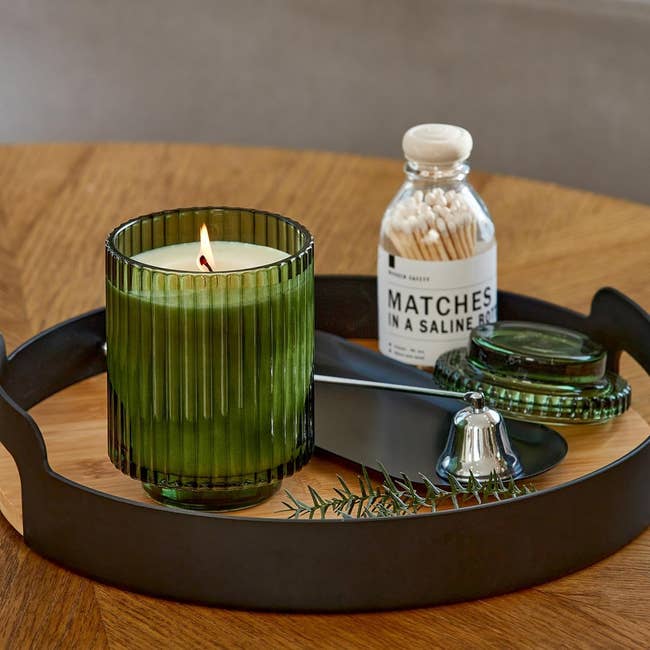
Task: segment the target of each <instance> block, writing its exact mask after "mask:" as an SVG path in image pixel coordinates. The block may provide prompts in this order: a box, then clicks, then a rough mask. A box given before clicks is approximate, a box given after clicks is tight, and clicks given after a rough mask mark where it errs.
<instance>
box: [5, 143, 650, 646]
mask: <svg viewBox="0 0 650 650" xmlns="http://www.w3.org/2000/svg"><path fill="white" fill-rule="evenodd" d="M401 180H402V174H401V163H400V162H398V161H394V160H383V159H377V158H363V157H359V156H345V155H334V154H327V153H315V152H294V151H283V150H274V149H251V148H239V147H237V148H234V147H216V146H201V145H164V144H100V145H26V146H25V145H17V146H2V147H0V223H1V225H2V231H1V233H2V237H1V238H0V329H1V330H2V332H3V334H4V335H5V337H6V340H7V344H8V348H9V349H12V348H13V347H15V346H16V345H17V344H18V343H20V342H21V341H23V340H24V339H25V338H27V337H29V336H31V335H32V334H35V333H36V332H38V331H39V330H41V329H43V328H44V327H47V326H49V325H52V324H54V323H56V322H58V321H60V320H62V319H64V318H67V317H69V316H72V315H74V314H77V313H80V312H83V311H86V310H88V309H91V308H93V307H97V306H100V305H102V304H103V302H104V296H103V292H104V285H103V277H104V257H103V241H104V237H105V235H106V233H107V232H108V231H109V230H110V229H111V228H112V227H113V226H114V225H116V224H118V223H120V222H121V221H124V220H125V219H126V218H129V217H132V216H135V215H138V214H143V213H146V212H152V211H155V210H160V209H163V208H169V207H179V206H191V205H242V206H252V207H260V208H264V209H268V210H274V211H278V212H281V213H283V214H286V215H288V216H290V217H294V218H296V219H298V220H299V221H301V222H303V223H305V224H306V225H307V226H308V227H309V228H310V229H311V230H312V232H313V233H314V235H315V237H316V241H317V264H316V269H317V272H318V273H365V274H372V273H374V272H375V250H376V248H375V247H376V242H377V232H378V227H379V221H380V218H381V214H382V212H383V209H384V208H385V206H386V204H387V203H388V201H389V200H390V198H391V197H392V195H393V193H394V192H395V190H396V189H397V187H398V186H399V184H400V183H401ZM472 180H473V183H474V185H475V186H476V188H477V189H478V191H479V192H480V193H481V195H482V196H483V197H484V198H485V200H486V202H487V204H488V205H489V207H490V209H491V212H492V215H493V217H494V220H495V223H496V228H497V234H498V239H499V286H500V288H502V289H508V290H512V291H518V292H522V293H527V294H529V295H532V296H536V297H540V298H544V299H547V300H550V301H553V302H557V303H560V304H562V305H565V306H567V307H570V308H573V309H576V310H580V311H588V307H589V302H590V299H591V297H592V295H593V293H594V292H595V290H596V289H597V288H599V287H601V286H603V285H609V286H614V287H616V288H618V289H621V290H622V291H624V292H625V293H627V294H628V295H629V296H631V297H632V298H633V299H635V300H636V301H637V302H639V303H640V304H641V305H643V306H645V307H646V308H647V307H648V306H649V305H650V284H649V283H648V277H649V272H650V252H649V251H650V207H649V206H643V205H638V204H633V203H629V202H625V201H621V200H616V199H612V198H607V197H603V196H598V195H594V194H590V193H588V192H583V191H576V190H571V189H567V188H563V187H558V186H556V185H551V184H548V183H539V182H534V181H529V180H524V179H519V178H510V177H504V176H496V175H490V174H484V173H478V172H476V173H473V175H472ZM623 374H624V375H625V376H626V377H628V378H629V379H630V380H631V382H632V385H633V388H634V391H635V394H634V405H635V408H636V410H637V411H638V412H639V413H640V414H641V415H642V416H643V417H644V418H645V419H646V420H647V421H650V380H649V379H648V377H647V376H646V375H645V373H644V372H643V371H642V370H641V369H640V368H639V367H638V366H637V365H636V364H635V363H633V362H632V361H631V360H629V359H625V360H624V363H623ZM649 611H650V533H648V532H647V531H646V532H645V533H644V534H643V535H641V536H640V537H639V538H638V539H636V540H635V541H633V542H632V543H631V544H629V545H628V546H627V547H625V548H624V549H622V550H621V551H620V552H618V553H617V554H615V555H614V556H612V557H610V558H608V559H606V560H604V561H602V562H599V563H598V564H596V565H594V566H592V567H590V568H588V569H585V570H583V571H580V572H578V573H576V574H573V575H570V576H567V577H565V578H562V579H560V580H557V581H555V582H551V583H548V584H545V585H542V586H539V587H535V588H532V589H527V590H525V591H521V592H518V593H513V594H509V595H506V596H500V597H497V598H492V599H488V600H481V601H475V602H470V603H463V604H458V605H451V606H444V607H438V608H431V609H421V610H412V611H404V612H391V613H381V614H356V615H336V616H334V615H329V616H324V615H305V614H300V615H288V614H270V613H249V612H242V611H226V610H218V609H210V608H205V607H198V606H192V605H187V604H180V603H174V602H169V601H162V600H156V599H154V598H148V597H144V596H140V595H136V594H131V593H127V592H124V591H121V590H119V589H116V588H113V587H108V586H105V585H101V584H98V583H95V582H93V581H91V580H88V579H85V578H82V577H80V576H78V575H75V574H73V573H71V572H69V571H67V570H65V569H62V568H59V567H58V566H55V565H53V564H51V563H50V562H48V561H46V560H43V559H41V558H40V557H39V556H37V555H36V554H34V553H33V552H32V551H30V550H29V549H28V548H27V547H26V546H25V544H24V543H23V541H22V538H21V536H20V535H19V534H18V533H17V532H16V531H15V530H14V529H13V528H12V527H11V526H10V525H9V524H8V523H7V522H6V521H5V520H4V519H2V518H0V645H2V646H7V647H26V646H28V645H33V646H36V647H52V646H64V647H68V646H72V647H105V646H111V647H122V646H129V647H154V646H157V647H179V646H190V645H192V644H193V645H197V646H201V647H210V646H214V647H257V646H266V647H276V646H280V645H281V644H283V645H287V644H289V643H293V644H295V645H297V646H300V647H303V646H304V647H364V646H368V645H371V644H372V646H377V647H388V646H392V645H407V644H408V645H411V646H414V647H425V646H426V647H438V646H446V647H465V646H467V645H469V644H470V643H471V644H474V645H478V646H480V647H504V646H515V647H530V646H533V645H534V646H538V647H539V646H557V647H559V646H565V647H622V646H625V647H643V646H645V647H647V646H648V645H650V626H649V623H648V612H649Z"/></svg>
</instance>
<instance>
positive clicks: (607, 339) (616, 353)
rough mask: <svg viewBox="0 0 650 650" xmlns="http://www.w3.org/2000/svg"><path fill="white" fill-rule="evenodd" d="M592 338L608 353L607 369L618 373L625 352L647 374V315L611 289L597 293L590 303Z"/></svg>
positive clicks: (649, 317) (649, 358) (649, 342)
mask: <svg viewBox="0 0 650 650" xmlns="http://www.w3.org/2000/svg"><path fill="white" fill-rule="evenodd" d="M588 320H589V321H590V325H591V330H592V331H591V335H592V336H593V337H594V338H596V339H598V340H599V341H600V342H601V343H602V344H603V345H604V346H605V347H606V348H607V349H608V351H609V354H608V357H607V367H608V368H609V369H610V370H613V371H614V372H618V367H619V363H620V359H621V352H623V350H625V352H628V353H629V354H630V355H631V356H632V357H634V359H635V360H636V361H637V362H638V363H639V364H640V365H641V367H642V368H643V369H644V370H645V371H646V372H647V373H649V374H650V338H649V336H648V332H650V315H649V314H648V312H647V311H645V309H643V307H641V306H640V305H638V304H637V303H635V302H634V301H633V300H630V298H628V297H627V296H626V295H625V294H623V293H621V292H620V291H619V290H618V289H614V288H612V287H603V288H602V289H599V290H598V291H597V292H596V294H595V295H594V297H593V300H592V302H591V313H590V314H589V319H588Z"/></svg>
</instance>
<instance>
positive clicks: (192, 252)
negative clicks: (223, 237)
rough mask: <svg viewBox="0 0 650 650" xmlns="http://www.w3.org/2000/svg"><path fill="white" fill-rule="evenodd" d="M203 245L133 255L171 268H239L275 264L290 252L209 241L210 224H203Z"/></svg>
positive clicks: (191, 269)
mask: <svg viewBox="0 0 650 650" xmlns="http://www.w3.org/2000/svg"><path fill="white" fill-rule="evenodd" d="M200 241H201V243H200V246H199V245H197V243H196V242H186V243H184V244H172V245H170V246H162V247H160V248H153V249H152V250H148V251H144V252H142V253H139V254H138V255H134V256H133V260H134V261H136V262H142V263H143V264H147V265H148V266H155V267H157V268H161V269H169V270H172V271H208V272H209V271H215V272H218V271H238V270H242V269H252V268H256V267H259V266H266V265H268V264H274V263H275V262H279V261H280V260H282V259H284V258H286V257H288V256H287V253H285V252H284V251H281V250H278V249H277V248H271V247H270V246H261V245H259V244H247V243H243V242H235V241H210V237H209V235H208V228H207V226H206V225H205V224H203V226H202V227H201V239H200Z"/></svg>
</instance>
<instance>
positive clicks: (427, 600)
mask: <svg viewBox="0 0 650 650" xmlns="http://www.w3.org/2000/svg"><path fill="white" fill-rule="evenodd" d="M346 281H347V282H348V283H350V282H351V283H352V284H353V285H354V284H355V283H361V284H362V285H368V283H372V282H373V281H374V278H364V277H356V276H346V277H343V278H341V276H334V277H330V278H328V277H324V278H323V276H321V282H322V284H324V285H327V284H328V283H332V282H335V283H339V284H344V285H345V284H346ZM365 288H366V289H367V288H368V287H367V286H365ZM610 291H611V290H610ZM502 293H503V295H502ZM597 295H598V294H597ZM503 296H506V298H507V299H512V298H514V299H516V298H517V297H516V296H514V294H506V293H505V292H500V296H499V297H500V298H502V297H503ZM521 298H523V299H524V300H531V299H527V298H525V297H521ZM532 300H534V299H532ZM626 300H629V299H626ZM537 302H541V301H537ZM549 306H550V305H549ZM551 307H553V306H551ZM560 309H561V308H560ZM639 309H640V308H639ZM564 311H567V312H568V310H564ZM569 313H571V314H572V315H575V316H578V317H581V316H580V315H579V314H576V313H575V312H569ZM102 315H103V309H102V308H100V309H98V310H93V311H91V312H88V313H87V314H85V315H82V316H77V317H74V318H72V319H69V320H67V321H65V322H64V323H62V324H59V325H56V326H54V327H52V328H49V329H48V330H45V331H44V332H41V333H40V334H37V335H36V336H35V337H32V338H31V339H30V340H29V341H27V342H26V343H24V344H22V345H21V346H19V347H18V348H17V349H16V350H15V351H14V352H13V353H12V354H11V355H10V356H9V358H8V359H7V360H6V361H5V363H4V364H2V365H3V366H4V365H6V363H11V362H12V361H15V360H16V359H20V356H21V355H23V354H25V353H26V352H28V351H29V350H30V347H31V346H33V345H35V344H36V343H39V342H42V341H43V339H44V338H45V337H47V336H48V335H53V334H57V333H59V332H60V331H62V329H64V328H65V327H66V326H72V325H74V324H76V323H79V321H83V320H84V319H91V320H92V319H98V318H99V319H100V320H101V317H102ZM581 318H583V319H584V318H585V317H581ZM646 318H647V315H646ZM358 338H363V337H358ZM2 352H4V351H3V350H2ZM1 356H2V357H4V354H2V355H1ZM97 368H99V370H97ZM92 370H93V371H92V372H88V374H87V375H86V377H90V376H92V375H94V374H97V373H98V372H101V371H102V370H101V365H96V366H93V368H92ZM86 377H80V378H79V380H80V379H83V378H86ZM71 383H73V382H71ZM0 395H1V396H2V398H3V403H2V404H1V406H2V407H3V408H2V410H0V419H2V420H4V419H5V416H6V415H7V411H6V407H9V408H10V409H11V410H12V411H13V415H14V416H17V417H18V418H20V420H19V421H18V422H22V425H23V429H25V428H27V427H29V429H31V433H32V434H36V436H37V438H36V440H34V439H32V440H33V442H37V445H36V447H37V448H34V447H33V446H32V448H31V451H28V452H25V450H23V451H22V452H21V451H20V448H18V453H17V455H16V454H14V453H12V449H10V447H11V446H12V445H11V444H9V445H7V444H6V436H4V438H5V439H3V434H4V431H0V441H2V442H4V443H5V447H7V449H8V450H9V452H10V453H12V455H13V456H14V460H15V461H16V464H17V465H18V468H19V471H20V473H21V483H22V484H23V492H24V497H25V481H24V477H23V473H26V474H27V475H29V474H30V472H28V471H27V467H26V465H25V463H29V462H34V461H38V460H39V457H40V461H41V463H42V464H41V467H40V468H38V467H36V469H39V470H40V472H44V474H45V476H42V478H45V479H47V480H46V483H47V482H48V481H52V480H54V481H55V482H57V483H60V484H61V485H62V486H63V485H65V486H66V487H68V488H70V489H72V490H74V491H75V492H77V493H83V494H86V495H88V496H89V497H93V498H96V499H101V500H106V501H109V502H112V503H115V504H116V505H117V504H121V505H123V506H127V507H128V508H129V509H131V508H135V509H136V510H140V511H152V513H153V512H157V513H160V512H163V513H165V517H166V518H169V519H170V520H171V519H174V520H178V517H188V516H189V518H190V519H193V520H194V521H201V520H210V521H212V522H229V523H228V524H227V525H228V526H230V527H232V528H233V530H234V529H241V530H242V531H245V530H247V529H249V528H250V527H251V526H252V527H254V528H255V529H257V528H258V527H259V526H264V527H266V528H267V529H268V528H270V527H272V526H273V527H275V528H278V526H277V525H278V524H280V528H282V529H284V530H288V529H287V528H286V526H294V527H297V528H296V529H297V530H303V531H307V530H316V529H314V528H313V527H314V526H319V525H320V526H328V527H329V528H328V530H330V529H331V530H346V531H351V530H361V527H364V526H365V527H366V528H367V526H378V525H380V526H382V527H383V528H384V529H385V530H386V531H390V530H391V528H392V529H393V530H394V528H395V525H396V524H397V525H400V524H399V523H398V522H403V523H402V524H401V526H402V528H406V527H409V526H413V525H414V524H415V525H419V524H417V523H416V522H430V523H432V522H433V521H437V522H440V527H442V526H443V524H442V522H445V521H458V522H459V523H460V522H461V518H463V520H467V519H468V517H472V518H474V519H476V518H480V517H481V516H482V515H483V513H485V512H491V511H494V509H495V508H497V509H498V510H497V511H496V512H501V513H505V512H506V511H508V510H512V509H521V508H522V507H526V505H525V504H527V503H528V502H530V501H531V499H532V500H541V499H544V498H547V499H551V500H552V499H553V498H554V497H555V496H557V494H558V493H562V492H564V491H566V490H572V489H575V488H581V487H584V486H588V485H589V484H590V483H592V482H594V481H597V480H599V479H602V477H604V476H605V475H607V474H609V473H612V472H613V473H616V471H618V470H619V469H620V468H621V467H623V466H626V465H629V464H631V463H633V464H634V463H635V464H638V462H641V465H642V466H645V465H647V462H648V459H650V436H649V437H648V438H646V440H645V441H644V442H642V443H641V444H640V445H638V446H637V447H636V448H635V449H633V450H631V451H630V452H628V453H627V454H625V455H624V456H622V457H621V458H619V459H617V460H615V461H614V462H612V463H609V464H608V465H606V466H604V467H602V468H599V469H597V470H594V471H593V472H590V473H589V474H586V475H584V476H581V477H579V478H576V479H573V480H572V481H569V482H567V483H563V484H560V485H557V486H553V487H550V488H546V489H543V490H540V491H539V492H536V493H534V494H530V495H525V496H522V497H519V498H517V499H514V500H508V501H504V502H493V503H487V504H480V505H475V506H468V507H467V508H463V509H462V510H458V511H456V510H450V511H443V512H438V513H421V514H413V515H407V516H404V517H400V518H399V519H397V520H395V519H377V520H363V519H362V520H356V519H355V520H350V521H349V520H346V521H341V520H336V519H334V520H328V519H326V520H320V519H315V520H286V519H275V518H261V517H245V516H243V517H242V516H237V517H235V516H232V515H228V514H215V513H201V512H185V511H177V510H170V509H169V508H166V507H164V506H158V505H154V504H146V503H140V502H135V501H132V500H130V499H127V498H123V497H118V496H115V495H111V494H110V493H106V492H101V491H99V490H96V489H94V488H90V487H88V486H85V485H83V484H80V483H77V482H75V481H73V480H71V479H68V478H67V477H65V476H62V475H61V474H58V473H57V472H55V471H54V470H53V469H52V468H51V467H50V466H49V463H48V461H47V449H46V446H45V444H44V441H43V438H42V435H41V434H40V430H39V429H38V425H37V424H36V422H35V421H34V419H33V418H32V417H31V416H30V415H29V413H27V412H26V410H24V409H23V408H22V407H21V406H20V405H19V404H18V403H17V402H16V401H15V400H14V399H13V398H12V397H10V395H9V393H8V392H7V391H6V390H5V387H4V386H0ZM3 429H4V427H3ZM39 438H40V439H39ZM14 443H15V440H14ZM32 444H33V443H32ZM13 446H14V452H15V451H16V450H17V449H16V447H15V444H14V445H13ZM36 452H38V453H37V455H36V457H34V453H36ZM17 456H18V457H17ZM38 464H39V463H38V462H37V463H36V465H37V466H38ZM32 469H35V468H34V467H32ZM36 482H37V483H41V481H36ZM44 486H45V484H43V485H42V487H44ZM27 492H29V490H27ZM32 496H33V495H32ZM78 496H81V495H78ZM23 504H24V506H23V523H24V527H25V541H26V543H27V544H28V545H29V546H31V547H32V548H34V549H35V550H37V552H41V554H43V555H45V556H46V557H50V558H52V559H54V560H55V561H59V562H61V563H63V564H64V565H66V566H69V567H70V568H73V570H77V571H79V572H81V573H85V574H90V575H91V576H93V577H96V578H98V579H100V580H104V581H107V582H114V583H115V584H117V585H118V586H123V587H127V588H132V589H135V590H136V591H144V592H148V593H153V594H154V595H162V596H165V597H173V598H179V599H183V600H194V601H198V602H207V603H209V604H220V605H231V606H245V607H249V608H254V609H281V610H287V609H288V610H292V611H296V610H300V611H352V610H366V609H387V608H388V609H392V608H400V607H408V606H417V605H426V604H437V603H439V602H454V601H456V600H464V599H468V598H474V597H483V596H486V595H494V594H496V593H503V592H504V591H511V590H512V589H513V588H518V587H520V586H527V585H530V584H537V583H539V582H543V581H545V580H547V579H550V578H552V577H556V576H557V575H562V574H564V573H567V572H570V571H572V570H576V569H577V568H581V567H582V566H586V565H588V564H591V563H592V562H593V561H596V560H597V559H600V558H601V557H604V556H606V555H608V554H610V553H611V552H613V551H614V550H616V549H618V548H619V547H620V546H621V545H623V544H624V543H627V542H628V541H630V540H631V539H632V538H633V537H634V536H636V534H638V533H639V532H641V531H642V530H643V528H644V527H645V526H647V525H648V522H649V521H650V511H649V509H648V505H649V504H648V502H647V501H646V502H645V503H644V502H643V501H641V502H640V503H639V504H637V507H638V509H639V511H638V513H636V514H637V517H636V520H635V521H634V522H631V528H630V527H629V526H628V530H626V532H625V534H624V535H623V538H624V539H617V541H616V542H615V543H612V544H609V545H608V549H607V550H606V551H605V552H604V553H602V552H600V553H598V552H596V556H595V557H591V558H590V559H589V558H586V557H585V558H583V561H578V563H577V565H574V566H572V567H569V568H568V570H563V571H561V572H560V573H557V572H553V571H552V572H550V573H549V574H548V575H546V576H545V577H543V578H541V579H535V578H530V577H529V578H528V579H524V581H523V583H522V582H521V581H519V582H518V583H517V584H514V585H510V586H506V587H505V588H504V586H503V585H502V586H501V587H497V588H496V589H494V588H493V589H488V590H487V591H485V589H483V590H482V591H481V590H480V591H479V593H475V590H474V589H473V588H472V586H471V585H467V589H465V591H464V592H463V594H462V595H460V596H459V595H458V594H456V595H454V594H448V597H445V595H444V594H437V595H435V594H431V595H430V596H427V595H424V596H423V595H420V596H419V597H412V598H408V597H405V596H404V595H402V596H401V597H398V598H396V599H395V598H393V599H388V601H386V600H381V599H380V600H379V602H378V601H377V599H374V600H373V599H370V601H368V600H367V599H364V598H363V597H355V596H354V595H353V596H352V597H348V598H345V599H343V600H342V601H341V602H339V603H331V602H329V603H328V602H324V601H323V600H322V599H319V598H316V599H315V600H314V599H312V601H310V602H307V603H305V604H304V605H303V604H298V605H296V604H291V603H283V602H280V601H278V602H273V603H271V602H269V601H268V599H266V600H265V598H264V597H262V599H261V600H259V601H258V600H254V601H252V602H251V601H250V600H249V599H247V598H244V600H243V601H242V600H241V596H240V597H239V600H238V599H237V598H233V599H232V600H231V601H229V600H228V599H227V598H226V599H224V597H223V595H221V596H220V597H217V598H216V599H214V598H212V597H209V598H207V599H206V598H205V597H201V596H198V597H196V598H195V597H193V596H192V595H191V594H190V595H188V594H187V586H186V587H185V589H184V591H183V590H181V591H183V593H177V592H175V591H174V590H173V589H172V590H171V593H170V591H169V590H168V589H167V590H161V589H153V590H150V589H148V588H147V587H146V585H145V586H143V585H142V584H137V580H136V584H134V583H133V582H131V581H129V580H127V581H125V580H124V579H121V580H120V579H117V580H115V581H113V580H111V577H110V576H107V575H101V574H100V575H98V574H97V572H96V571H94V572H93V571H88V570H85V569H84V566H80V565H79V561H73V559H72V558H70V557H69V553H68V554H66V553H65V552H63V551H64V550H65V549H61V548H60V547H57V545H56V544H55V545H52V544H51V543H49V542H51V540H49V542H48V540H47V539H45V538H44V537H41V536H43V535H44V536H45V537H47V535H46V533H47V527H46V529H45V531H44V530H43V529H41V528H39V526H38V522H35V521H30V515H29V514H27V515H26V513H29V512H30V508H31V507H33V506H37V502H34V500H33V499H30V498H28V499H25V498H24V499H23ZM167 516H169V517H167ZM449 517H456V518H457V519H456V520H450V519H449ZM235 522H237V523H235ZM215 525H216V524H215ZM343 526H347V527H348V528H347V529H343V528H342V527H343ZM420 527H421V528H423V527H424V526H423V525H420ZM428 528H430V526H428ZM364 530H365V529H364ZM346 534H347V533H346ZM592 555H593V552H592ZM515 582H517V581H515ZM190 591H191V590H190Z"/></svg>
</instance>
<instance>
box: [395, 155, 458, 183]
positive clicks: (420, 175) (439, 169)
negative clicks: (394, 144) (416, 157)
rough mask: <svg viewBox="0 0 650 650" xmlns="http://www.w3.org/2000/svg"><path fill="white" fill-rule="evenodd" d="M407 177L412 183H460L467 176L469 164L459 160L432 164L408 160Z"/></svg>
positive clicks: (405, 170) (405, 171) (406, 165)
mask: <svg viewBox="0 0 650 650" xmlns="http://www.w3.org/2000/svg"><path fill="white" fill-rule="evenodd" d="M404 173H405V174H406V178H408V180H409V181H411V182H412V183H418V182H420V183H427V184H432V183H440V184H441V185H446V184H449V183H460V182H462V181H464V180H465V179H466V178H467V174H468V173H469V165H468V164H467V163H466V162H457V163H453V164H451V165H432V164H428V163H418V162H414V161H412V160H407V161H406V164H405V165H404Z"/></svg>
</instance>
